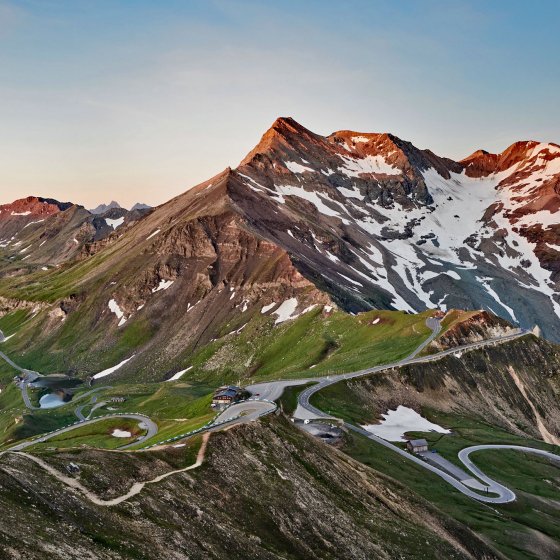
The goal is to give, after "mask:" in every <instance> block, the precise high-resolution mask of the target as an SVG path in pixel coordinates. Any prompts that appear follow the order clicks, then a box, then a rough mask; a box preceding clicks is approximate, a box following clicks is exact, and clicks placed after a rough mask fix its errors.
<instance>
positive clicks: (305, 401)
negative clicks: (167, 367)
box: [0, 318, 560, 504]
mask: <svg viewBox="0 0 560 560" xmlns="http://www.w3.org/2000/svg"><path fill="white" fill-rule="evenodd" d="M426 324H427V326H428V327H429V328H430V329H431V330H432V334H431V335H430V336H429V337H428V338H427V339H426V340H425V341H424V342H422V344H420V345H419V346H418V347H417V348H416V349H415V350H414V352H412V353H411V354H410V355H409V356H407V357H406V358H404V359H402V360H400V361H398V362H394V363H392V364H385V365H381V366H375V367H372V368H366V369H362V370H359V371H354V372H348V373H343V374H338V375H329V376H324V377H311V378H306V379H291V380H279V381H270V382H264V383H258V384H255V385H251V386H249V387H247V389H248V390H249V391H250V392H251V393H252V394H253V395H254V397H253V398H251V399H249V400H247V401H243V402H240V403H236V404H234V405H232V406H230V407H229V408H227V409H226V410H225V411H224V412H223V413H222V414H220V415H219V416H218V417H217V418H216V419H215V420H214V422H213V423H211V424H210V425H209V426H208V428H207V431H213V430H218V429H222V428H223V425H224V424H227V425H228V426H230V425H234V424H239V423H246V422H251V421H254V420H257V419H258V418H260V417H261V416H264V415H265V414H269V413H270V412H273V411H274V410H276V404H275V403H274V402H272V401H275V400H277V399H278V398H280V397H281V396H282V393H283V391H284V389H285V388H286V387H291V386H297V385H302V384H307V383H310V382H313V383H314V384H313V385H312V386H310V387H308V388H307V389H305V390H304V391H302V392H301V393H300V395H299V397H298V409H299V410H302V411H305V413H306V414H307V415H308V417H317V418H328V417H329V415H328V414H326V413H324V412H323V411H321V410H319V409H317V408H316V407H314V406H313V405H312V404H311V403H310V402H309V399H310V398H311V397H312V396H313V395H314V394H315V393H317V392H318V391H320V390H321V389H324V388H325V387H328V386H330V385H333V384H334V383H338V382H339V381H345V380H348V379H354V378H357V377H363V376H366V375H370V374H372V373H378V372H382V371H386V370H388V369H393V368H397V367H401V366H404V365H408V364H414V363H425V362H431V361H435V360H440V359H441V358H443V357H444V356H448V355H451V354H460V353H461V352H463V351H466V350H473V349H477V348H483V347H485V346H490V345H493V344H500V343H503V342H507V341H509V340H514V339H516V338H519V337H520V336H524V335H526V334H527V331H519V332H516V333H513V334H510V335H506V336H502V337H497V338H493V339H488V340H484V341H480V342H476V343H472V344H467V345H464V346H460V347H455V348H451V349H449V350H444V351H442V352H438V353H437V354H433V355H429V356H422V357H420V358H419V357H418V354H420V353H421V352H422V350H423V349H424V348H425V347H426V346H428V344H430V342H432V340H434V339H435V338H436V337H437V335H438V334H439V332H440V330H441V325H440V322H439V320H438V319H435V318H429V319H428V320H427V321H426ZM3 340H4V335H3V334H2V332H1V331H0V342H2V341H3ZM0 357H1V358H3V359H4V360H5V361H6V362H8V363H9V364H10V365H11V366H12V367H14V368H16V369H17V370H19V371H20V372H22V373H27V374H35V375H40V374H38V373H37V372H33V371H29V370H25V369H23V368H20V367H19V366H18V365H17V364H15V363H14V362H13V361H12V360H10V358H8V357H7V356H6V355H5V354H4V353H2V352H0ZM105 388H107V387H99V388H96V389H93V390H91V391H88V392H87V393H84V394H83V395H81V396H80V398H81V399H83V398H85V397H87V396H89V395H91V394H92V393H95V392H96V391H99V390H101V389H105ZM21 389H22V396H23V398H24V401H25V403H26V406H28V407H29V408H35V407H33V406H32V405H31V403H30V402H29V396H28V395H27V390H26V389H27V383H26V382H23V383H22V387H21ZM95 401H96V397H92V399H91V401H90V403H91V404H93V403H94V402H95ZM84 406H85V405H82V406H79V407H77V408H76V415H77V416H78V418H79V421H78V422H76V424H74V425H72V426H67V427H66V428H62V429H60V430H56V431H54V432H51V433H50V434H45V435H43V436H41V437H39V438H36V439H34V440H32V441H26V442H22V443H20V444H17V445H15V446H14V447H11V448H10V449H9V450H7V451H21V450H22V449H25V448H27V447H29V446H31V445H34V444H36V443H41V442H44V441H48V440H49V439H51V438H53V437H55V436H57V435H60V434H62V433H65V432H68V431H71V430H74V429H76V428H78V427H81V426H85V425H87V424H91V423H94V422H98V421H100V420H103V419H106V418H129V419H135V420H138V421H139V422H140V423H141V424H142V425H143V426H144V427H145V428H146V430H147V433H146V434H145V435H144V436H142V437H140V438H138V439H137V440H136V441H134V442H133V443H130V444H127V445H125V446H123V447H121V448H120V449H126V448H127V447H131V446H133V445H137V444H138V443H141V442H142V441H145V440H147V439H149V438H151V437H153V436H155V435H156V434H157V431H158V427H157V424H155V422H153V421H152V420H151V419H150V418H149V417H147V416H144V415H141V414H114V415H107V416H103V417H99V418H94V419H91V420H87V419H85V417H84V415H83V414H82V409H83V407H84ZM345 426H346V427H347V428H348V429H350V430H352V431H354V432H357V433H359V434H361V435H363V436H365V437H367V438H369V439H372V440H374V441H375V442H377V443H378V444H380V445H383V446H384V447H386V448H389V449H391V450H392V451H394V452H395V453H398V454H399V455H401V456H402V457H405V458H406V459H407V460H409V461H412V462H414V463H416V464H417V465H419V466H421V467H423V468H424V469H426V470H429V471H431V472H433V473H434V474H436V475H437V476H439V477H440V478H442V479H444V480H445V481H446V482H448V483H449V484H450V485H451V486H453V487H454V488H456V489H457V490H459V491H460V492H461V493H463V494H465V495H467V496H469V497H471V498H473V499H475V500H478V501H482V502H486V503H494V504H503V503H508V502H512V501H514V500H515V498H516V496H515V493H514V492H513V491H512V490H510V489H509V488H506V487H505V486H503V485H501V484H499V483H498V482H496V481H494V480H493V479H491V478H490V477H488V476H487V475H485V474H484V473H483V472H482V471H481V470H480V469H479V468H478V467H476V465H474V463H473V462H472V461H471V460H470V458H469V456H470V454H471V453H473V452H475V451H482V450H485V449H513V450H517V451H521V452H525V453H533V454H538V455H542V456H546V457H548V458H549V459H552V460H556V461H560V457H559V456H557V455H554V454H553V453H549V452H547V451H542V450H540V449H534V448H531V447H521V446H515V445H477V446H472V447H468V448H466V449H463V450H462V451H461V452H460V453H459V459H460V460H461V462H462V463H463V464H464V465H465V467H466V468H467V469H468V470H469V471H470V472H471V473H472V474H473V475H474V476H475V477H477V478H478V479H479V480H481V481H483V483H484V484H486V485H487V492H488V493H487V494H480V493H478V492H475V491H474V490H473V489H471V488H469V487H468V486H466V485H465V484H464V483H463V482H462V481H460V480H458V479H457V478H455V477H453V476H452V475H451V474H449V473H448V472H445V471H444V470H442V469H440V468H438V467H437V466H435V465H431V464H429V463H427V462H425V460H423V459H422V458H421V457H420V456H417V455H412V454H410V453H408V452H407V451H405V450H403V449H401V448H400V447H397V446H396V445H394V444H392V443H390V442H388V441H385V440H384V439H382V438H380V437H378V436H376V435H374V434H372V433H371V432H368V431H367V430H364V429H363V428H360V427H358V426H354V425H352V424H349V423H345ZM0 454H1V453H0Z"/></svg>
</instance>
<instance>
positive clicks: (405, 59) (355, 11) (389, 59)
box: [0, 0, 560, 207]
mask: <svg viewBox="0 0 560 560" xmlns="http://www.w3.org/2000/svg"><path fill="white" fill-rule="evenodd" d="M559 21H560V3H559V2H556V1H534V2H521V1H507V2H506V1H503V2H502V1H494V2H487V1H485V2H475V1H471V2H467V1H463V2H454V1H452V0H447V1H443V0H442V1H435V0H434V1H429V0H425V1H422V2H420V1H414V0H409V1H404V0H403V1H401V2H399V1H396V0H387V1H380V0H346V1H338V2H331V1H328V0H317V1H310V0H308V1H303V0H299V1H295V0H294V1H288V0H286V1H274V2H273V1H268V2H267V1H265V0H258V1H257V0H254V1H251V0H245V1H241V0H239V1H236V0H231V1H226V0H201V1H194V0H193V1H186V0H185V1H182V2H180V1H173V0H167V1H164V0H161V1H158V0H152V1H148V0H90V1H88V0H67V1H62V0H19V1H17V0H0V202H8V201H11V200H13V199H15V198H18V197H22V196H26V195H28V194H38V195H42V196H53V197H55V198H58V199H63V200H72V201H74V202H78V203H81V204H85V205H86V206H88V207H89V206H92V205H96V204H97V203H99V202H102V201H107V200H109V199H112V198H114V199H117V200H118V201H119V202H121V203H122V204H131V203H133V202H135V201H142V202H147V203H150V204H158V203H161V202H164V201H165V200H168V199H169V198H171V197H172V196H174V195H176V194H178V193H180V192H183V191H184V190H186V189H187V188H189V187H191V186H193V185H194V184H196V183H198V182H200V181H203V180H205V179H207V178H209V177H210V176H212V175H214V174H216V173H217V172H219V171H221V170H222V169H224V168H225V167H226V166H228V165H231V166H235V165H237V163H238V162H239V161H240V160H241V159H242V158H243V156H244V155H245V154H246V153H247V152H248V151H249V150H250V149H251V148H252V147H253V146H254V145H255V144H256V143H257V142H258V140H259V138H260V136H261V134H262V133H264V131H265V130H266V129H267V128H268V127H269V126H270V124H271V123H272V122H273V121H274V119H275V118H276V117H277V116H280V115H282V116H292V117H294V118H295V119H296V120H298V121H299V122H300V123H301V124H303V125H304V126H307V127H308V128H310V129H311V130H313V131H315V132H318V133H321V134H329V133H330V132H332V131H334V130H339V129H343V128H348V129H354V130H358V131H362V132H385V131H388V132H393V133H394V134H397V135H398V136H400V137H401V138H404V139H407V140H410V141H412V142H413V143H414V144H415V145H417V146H418V147H421V148H430V149H432V150H433V151H435V152H436V153H438V154H440V155H444V156H449V157H453V158H461V157H464V156H466V155H468V154H469V153H471V152H472V151H474V150H475V149H477V148H485V149H488V150H493V151H501V150H502V149H504V148H506V147H507V146H508V145H509V144H511V143H512V142H513V141H515V140H519V139H536V140H542V141H553V142H560V107H559V98H560V95H559V91H560V38H559V33H558V30H557V29H558V23H559Z"/></svg>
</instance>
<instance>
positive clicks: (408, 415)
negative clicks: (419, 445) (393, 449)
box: [362, 405, 451, 441]
mask: <svg viewBox="0 0 560 560" xmlns="http://www.w3.org/2000/svg"><path fill="white" fill-rule="evenodd" d="M381 416H383V420H382V421H381V423H379V424H368V425H366V426H362V428H364V430H367V431H368V432H371V433H372V434H374V435H376V436H378V437H380V438H383V439H384V440H386V441H408V439H407V438H405V437H404V434H405V433H407V432H438V433H439V434H450V433H451V430H447V429H445V428H442V427H441V426H438V425H437V424H433V423H432V422H430V421H429V420H426V418H424V417H423V416H420V414H418V413H417V412H416V411H414V410H412V409H411V408H408V407H406V406H402V405H399V406H398V407H397V409H396V410H389V411H387V414H382V415H381Z"/></svg>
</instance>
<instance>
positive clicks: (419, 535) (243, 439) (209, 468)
mask: <svg viewBox="0 0 560 560" xmlns="http://www.w3.org/2000/svg"><path fill="white" fill-rule="evenodd" d="M178 452H179V450H177V449H172V450H170V451H169V453H172V454H173V455H174V456H175V458H174V459H173V458H172V457H169V458H168V459H166V454H165V452H160V454H159V459H158V460H157V461H155V462H156V463H158V464H154V460H150V461H149V464H150V465H151V466H152V467H153V468H154V469H155V470H156V471H157V472H160V471H162V470H163V472H165V470H166V468H165V467H166V465H165V463H166V461H167V462H172V461H176V460H177V458H176V455H177V453H178ZM86 453H88V454H89V459H88V460H90V461H91V459H92V457H91V455H92V454H93V453H97V460H98V462H99V463H102V462H104V461H105V460H107V461H109V463H110V464H114V465H115V467H114V469H104V470H103V471H100V470H99V469H92V470H91V473H90V474H89V475H88V479H87V481H85V480H84V483H86V484H89V485H91V487H92V488H95V489H96V488H98V487H99V486H101V487H104V486H106V482H107V481H106V480H105V479H106V478H107V477H109V478H110V477H111V476H112V473H113V472H114V473H115V476H116V480H118V481H119V483H121V481H122V480H123V476H124V478H125V479H126V473H125V472H123V469H125V470H126V469H128V470H129V471H130V473H138V472H139V471H141V470H142V469H141V464H142V462H143V461H144V460H145V458H146V454H129V455H127V457H126V461H123V462H120V463H119V462H118V461H117V460H116V454H115V453H113V454H110V453H106V452H101V451H99V452H93V451H88V452H86ZM63 455H64V454H63ZM46 458H47V459H48V456H47V457H46ZM71 458H72V460H73V461H75V462H78V464H80V453H79V452H78V453H74V454H73V455H72V457H71ZM83 468H84V472H86V471H87V472H89V469H88V465H87V464H84V465H83ZM172 469H173V467H172V466H171V465H169V466H168V467H167V470H172ZM22 473H25V475H24V476H23V475H22ZM84 476H85V475H84ZM152 476H153V474H152V475H149V476H148V477H149V478H151V477H152ZM92 477H93V478H92ZM95 477H100V478H102V479H103V480H102V482H101V484H97V482H96V478H95ZM248 480H251V484H248V483H247V481H248ZM0 482H1V483H0V504H1V505H2V511H3V512H8V513H7V514H6V515H2V516H1V518H0V543H1V544H2V554H3V557H4V558H22V557H24V558H27V559H35V558H37V559H38V558H41V559H42V558H45V557H53V558H68V559H71V558H97V559H106V558H107V559H109V558H110V559H127V558H146V559H147V558H165V559H167V558H179V557H181V558H184V557H188V558H192V559H202V558H226V557H227V558H239V559H245V558H254V559H270V560H272V559H276V558H293V559H298V558H301V559H303V558H311V557H313V558H321V559H333V560H334V559H337V560H338V559H350V558H352V559H364V560H365V559H369V558H379V559H387V560H389V559H393V558H408V559H412V558H422V559H425V558H434V559H436V558H450V559H451V558H454V559H457V560H459V559H474V558H485V559H488V560H490V559H494V558H500V557H501V556H500V555H499V554H497V553H495V552H494V551H493V549H492V548H491V547H490V546H489V545H487V544H485V543H484V542H483V541H482V540H480V539H479V538H478V537H477V536H476V535H475V534H473V533H472V532H471V531H469V530H468V529H467V528H466V527H465V526H463V525H461V524H460V523H457V522H455V521H453V520H451V519H449V518H447V517H445V516H444V515H443V514H441V513H440V512H438V511H437V510H436V509H434V508H433V507H432V506H430V505H429V504H428V503H427V502H425V501H424V500H422V499H421V498H419V497H418V496H416V495H414V494H413V493H411V492H410V491H408V490H407V489H405V488H404V487H402V486H401V485H400V484H398V483H396V482H395V481H393V480H391V479H388V478H386V477H384V476H382V475H379V474H377V473H376V472H375V471H373V470H371V469H369V468H368V467H365V466H363V465H361V464H359V463H357V462H355V461H353V460H352V459H350V458H348V457H347V456H345V455H343V454H342V453H340V452H338V451H337V450H335V449H332V448H330V447H327V446H324V445H322V444H320V443H319V442H316V441H315V440H313V439H312V438H311V437H310V436H307V435H305V434H304V433H302V432H299V431H298V430H297V428H295V427H294V426H293V425H291V423H289V422H288V421H287V420H286V419H283V418H276V419H272V420H265V421H264V422H260V423H256V424H251V425H244V426H240V427H237V428H235V429H233V430H230V431H228V432H225V433H219V434H214V435H213V436H212V437H211V439H210V442H209V448H208V452H207V457H206V459H205V463H204V464H203V466H202V467H201V468H199V469H196V470H193V471H189V473H184V474H180V475H176V476H173V477H171V478H168V479H166V480H165V481H164V482H162V483H159V484H157V485H151V486H147V487H145V490H144V491H143V492H142V493H141V494H139V495H138V496H136V497H134V498H133V499H131V500H130V501H128V502H125V503H123V504H121V505H119V506H117V507H112V508H104V507H99V506H94V505H92V504H91V503H90V502H88V501H87V500H84V499H83V498H82V496H81V495H80V494H77V493H76V492H74V491H69V490H66V489H64V490H62V489H61V487H60V483H59V482H58V481H57V480H55V479H53V478H52V477H51V476H50V475H49V474H47V473H45V471H43V470H42V469H40V468H39V467H38V466H37V465H35V464H34V463H32V462H30V461H29V460H27V459H25V458H23V457H18V456H15V455H5V456H4V457H2V459H1V462H0ZM123 491H124V490H123Z"/></svg>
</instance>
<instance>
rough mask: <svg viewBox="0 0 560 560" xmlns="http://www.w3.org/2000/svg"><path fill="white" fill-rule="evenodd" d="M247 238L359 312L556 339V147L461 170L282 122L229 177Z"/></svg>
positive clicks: (559, 153)
mask: <svg viewBox="0 0 560 560" xmlns="http://www.w3.org/2000/svg"><path fill="white" fill-rule="evenodd" d="M230 175H231V177H230V180H229V181H230V186H229V188H228V192H229V194H230V197H231V198H232V200H233V201H234V203H235V204H236V205H237V206H238V208H239V209H240V211H241V212H242V213H243V214H244V216H245V217H246V219H247V221H248V223H250V224H251V227H252V228H254V229H255V230H256V231H258V232H259V233H260V234H261V235H262V236H264V237H266V238H268V239H271V240H274V241H275V242H276V243H278V244H279V245H280V246H282V247H283V248H285V249H286V250H287V251H288V252H289V254H290V255H291V256H292V258H293V259H294V261H295V262H296V266H297V267H298V268H299V270H300V271H301V272H302V273H303V274H304V275H305V276H307V277H308V278H309V279H311V280H312V281H313V282H314V283H315V284H316V285H317V286H319V287H321V288H322V289H324V290H326V291H327V292H329V293H330V294H331V296H332V297H333V298H334V300H335V301H337V302H338V303H339V305H341V306H342V307H344V308H346V309H348V310H349V311H358V310H363V309H367V308H371V307H393V308H397V309H402V310H407V311H411V312H412V311H419V310H422V309H425V308H434V307H438V308H441V309H444V310H445V309H447V308H452V307H454V308H463V309H472V308H474V309H477V308H484V309H488V310H490V311H492V312H494V313H496V314H497V315H501V316H503V317H505V318H507V319H509V320H511V321H512V322H514V323H518V324H521V325H523V326H526V327H527V326H532V325H534V324H539V325H540V326H541V327H542V328H543V331H544V332H545V334H547V335H548V336H550V337H552V338H554V339H559V338H560V303H559V302H560V297H559V294H558V291H559V290H558V288H559V284H558V280H559V279H560V276H559V275H558V270H559V269H560V259H559V257H560V239H559V237H560V225H559V224H560V220H559V219H558V217H559V216H560V214H558V208H559V206H560V197H559V195H558V189H559V188H560V146H558V145H556V144H541V143H538V142H531V141H529V142H517V143H515V144H513V145H512V146H511V147H509V148H508V149H507V150H505V151H504V152H503V153H501V154H488V153H486V152H483V151H478V152H475V153H474V154H473V155H471V156H470V157H468V158H466V159H465V160H463V161H459V162H455V161H452V160H449V159H446V158H441V157H438V156H436V155H435V154H433V153H432V152H430V151H428V150H419V149H417V148H415V147H414V146H413V145H412V144H410V143H409V142H405V141H403V140H400V139H399V138H397V137H395V136H393V135H390V134H371V133H357V132H351V131H340V132H335V133H333V134H331V135H330V136H327V137H323V136H319V135H317V134H314V133H312V132H310V131H309V130H307V129H305V128H304V127H302V126H301V125H299V124H298V123H296V122H295V121H294V120H293V119H290V118H282V119H278V120H277V121H276V122H275V123H274V124H273V126H272V128H271V129H270V130H269V131H268V132H267V133H266V134H265V135H264V136H263V138H262V140H261V142H260V143H259V144H258V146H257V147H256V148H255V149H254V150H253V151H252V152H251V153H250V154H249V155H248V156H247V157H246V158H245V159H244V160H243V161H242V162H241V164H240V166H239V167H238V168H237V169H236V170H235V171H232V172H231V174H230Z"/></svg>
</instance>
